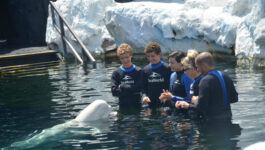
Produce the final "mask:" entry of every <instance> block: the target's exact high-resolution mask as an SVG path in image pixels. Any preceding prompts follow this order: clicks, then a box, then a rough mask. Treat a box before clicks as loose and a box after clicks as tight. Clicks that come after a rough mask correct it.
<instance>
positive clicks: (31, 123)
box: [0, 56, 265, 150]
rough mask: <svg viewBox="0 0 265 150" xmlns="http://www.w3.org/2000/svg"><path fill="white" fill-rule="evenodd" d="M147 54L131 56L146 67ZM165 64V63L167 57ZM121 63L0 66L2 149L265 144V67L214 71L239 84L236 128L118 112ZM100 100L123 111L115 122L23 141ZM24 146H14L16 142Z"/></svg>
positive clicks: (227, 65)
mask: <svg viewBox="0 0 265 150" xmlns="http://www.w3.org/2000/svg"><path fill="white" fill-rule="evenodd" d="M143 58H144V57H140V56H139V58H138V59H137V58H135V59H134V62H135V64H137V65H139V66H141V67H143V66H144V64H146V63H147V62H146V61H143V60H145V59H143ZM165 61H166V60H165ZM118 66H119V62H118V60H117V59H108V60H107V59H106V60H99V61H98V63H97V69H93V68H92V66H88V68H84V67H82V66H79V65H78V64H76V63H74V62H73V63H61V62H53V63H42V64H38V65H36V66H23V67H18V68H11V69H10V68H9V69H1V76H0V91H1V92H0V147H1V148H4V147H5V149H12V150H13V149H64V150H67V149H78V150H80V149H183V150H184V149H206V150H217V149H243V148H245V147H246V146H248V145H251V144H253V143H256V142H259V141H265V136H264V134H265V130H264V127H265V115H264V113H265V107H264V106H265V94H264V93H265V70H264V69H254V70H253V69H248V68H239V67H236V65H235V63H234V61H218V62H217V63H216V68H217V69H219V70H222V71H224V72H225V73H226V74H228V75H229V76H230V77H231V78H232V79H233V81H234V83H235V86H236V89H237V91H238V93H239V102H238V103H235V104H232V112H233V120H232V124H217V125H216V124H213V125H207V124H203V123H201V122H199V121H195V120H192V119H190V118H189V117H188V116H186V115H184V114H177V113H174V112H170V111H169V110H167V109H166V108H161V109H157V110H151V111H150V110H148V109H144V108H142V109H140V110H134V109H131V110H120V109H119V107H118V105H117V104H118V99H117V98H116V97H113V96H112V95H111V92H110V77H111V74H112V72H113V71H114V69H116V67H118ZM96 99H104V100H105V101H107V102H108V103H109V104H110V105H111V106H112V107H113V109H114V111H117V112H118V115H117V117H116V118H113V119H111V120H107V121H98V122H93V123H89V124H88V125H79V126H72V127H61V126H59V127H58V129H62V131H60V132H58V133H57V132H52V133H54V134H52V136H49V137H42V138H40V139H39V140H38V141H39V142H35V143H29V144H25V143H26V142H25V141H26V140H28V139H30V138H31V137H34V136H35V135H38V134H39V133H41V132H42V131H43V130H44V129H45V130H44V131H47V132H48V131H54V130H53V129H54V128H52V127H54V126H56V125H59V124H63V123H65V122H67V121H69V120H71V119H73V118H75V116H76V115H77V114H78V112H79V111H81V110H82V109H83V108H85V107H86V106H87V105H89V104H90V103H91V102H93V101H94V100H96ZM18 142H20V144H21V143H22V144H21V145H19V146H17V147H13V148H12V147H11V145H13V146H14V145H15V144H14V143H18Z"/></svg>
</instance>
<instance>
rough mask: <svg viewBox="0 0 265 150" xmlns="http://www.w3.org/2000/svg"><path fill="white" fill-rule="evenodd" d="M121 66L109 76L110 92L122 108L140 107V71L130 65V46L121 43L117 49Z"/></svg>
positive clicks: (141, 74)
mask: <svg viewBox="0 0 265 150" xmlns="http://www.w3.org/2000/svg"><path fill="white" fill-rule="evenodd" d="M117 55H118V57H119V59H120V61H121V63H122V64H121V66H120V67H119V68H117V69H116V70H115V71H114V72H113V73H112V76H111V92H112V95H113V96H117V97H119V105H120V106H122V107H131V106H133V107H139V108H140V107H141V90H142V76H143V73H142V70H141V69H140V68H139V67H137V66H135V65H134V64H133V63H132V56H133V55H132V50H131V46H130V45H128V44H126V43H123V44H121V45H120V46H119V47H118V49H117Z"/></svg>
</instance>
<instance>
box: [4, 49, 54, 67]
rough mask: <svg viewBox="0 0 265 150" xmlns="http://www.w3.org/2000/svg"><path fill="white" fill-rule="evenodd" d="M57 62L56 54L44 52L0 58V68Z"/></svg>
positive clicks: (50, 51)
mask: <svg viewBox="0 0 265 150" xmlns="http://www.w3.org/2000/svg"><path fill="white" fill-rule="evenodd" d="M55 60H58V57H57V52H56V51H54V50H45V51H39V52H31V53H24V54H23V53H20V54H11V55H4V56H0V67H4V66H13V65H21V64H31V63H38V62H47V61H55Z"/></svg>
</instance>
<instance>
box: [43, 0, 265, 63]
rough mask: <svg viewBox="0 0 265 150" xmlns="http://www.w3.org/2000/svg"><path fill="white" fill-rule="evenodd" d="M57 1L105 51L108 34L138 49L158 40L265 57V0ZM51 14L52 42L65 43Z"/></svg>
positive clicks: (167, 45)
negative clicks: (52, 21) (103, 46)
mask: <svg viewBox="0 0 265 150" xmlns="http://www.w3.org/2000/svg"><path fill="white" fill-rule="evenodd" d="M56 5H57V6H58V7H59V9H60V10H61V12H62V13H63V15H64V17H65V18H67V20H68V21H69V23H70V24H71V25H72V27H73V28H74V30H75V31H76V32H77V34H78V36H79V37H80V38H81V39H82V41H83V42H84V43H85V45H86V46H87V47H88V48H89V50H91V51H97V52H103V48H102V42H103V41H105V40H106V39H107V40H109V41H111V40H113V41H115V43H116V44H117V45H119V44H120V43H123V42H126V43H129V44H131V45H132V47H133V48H134V50H135V51H136V52H142V51H143V48H144V46H145V45H146V43H148V42H149V41H157V42H158V43H160V44H161V47H162V51H164V52H170V51H174V50H184V51H186V50H188V49H197V50H198V51H208V50H211V51H221V52H225V53H228V54H234V55H235V56H238V58H250V57H255V58H265V9H264V8H265V1H264V0H225V1H216V0H135V1H132V2H129V3H117V2H114V1H113V0H58V1H57V2H56ZM50 18H51V17H49V19H48V24H47V33H46V41H47V43H48V44H50V43H56V44H57V45H60V37H59V34H57V33H55V31H54V29H53V27H52V24H51V19H50ZM69 38H71V37H70V36H69ZM59 47H60V46H59Z"/></svg>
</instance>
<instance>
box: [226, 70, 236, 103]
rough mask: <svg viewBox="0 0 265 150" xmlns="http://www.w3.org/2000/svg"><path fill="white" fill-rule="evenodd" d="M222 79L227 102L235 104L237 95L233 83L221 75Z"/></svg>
mask: <svg viewBox="0 0 265 150" xmlns="http://www.w3.org/2000/svg"><path fill="white" fill-rule="evenodd" d="M223 77H224V79H225V84H226V86H227V87H226V88H227V93H228V95H227V96H228V100H229V102H230V103H236V102H238V93H237V91H236V88H235V86H234V83H233V81H232V79H231V78H230V77H228V76H226V75H223Z"/></svg>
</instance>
